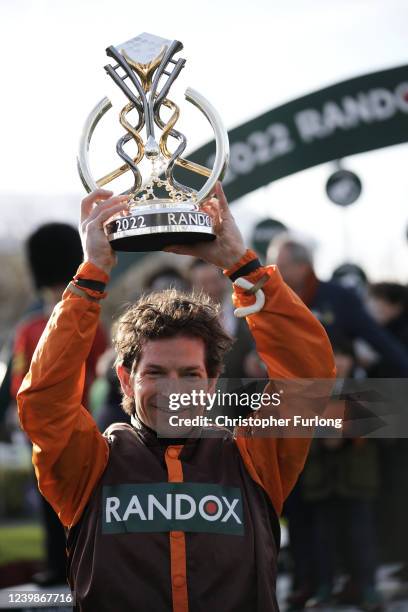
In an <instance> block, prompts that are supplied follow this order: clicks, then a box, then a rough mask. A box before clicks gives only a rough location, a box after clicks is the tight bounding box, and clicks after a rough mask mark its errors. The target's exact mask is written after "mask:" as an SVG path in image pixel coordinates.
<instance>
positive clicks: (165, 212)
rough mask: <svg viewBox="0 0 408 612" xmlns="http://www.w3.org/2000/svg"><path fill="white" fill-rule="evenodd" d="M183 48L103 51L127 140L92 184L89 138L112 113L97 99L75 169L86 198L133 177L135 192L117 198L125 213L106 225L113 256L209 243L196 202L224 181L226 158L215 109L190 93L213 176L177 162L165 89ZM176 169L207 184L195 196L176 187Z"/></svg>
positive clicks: (136, 45) (179, 151)
mask: <svg viewBox="0 0 408 612" xmlns="http://www.w3.org/2000/svg"><path fill="white" fill-rule="evenodd" d="M182 48H183V45H182V43H181V42H179V41H177V40H166V39H164V38H159V37H158V36H153V35H152V34H146V33H144V34H140V36H137V37H136V38H133V39H132V40H129V41H127V42H125V43H123V44H121V45H118V46H116V47H113V46H111V47H108V48H107V49H106V53H107V55H108V57H110V58H112V59H113V60H114V63H113V65H111V64H108V65H107V66H105V70H106V72H107V73H108V75H109V76H110V77H111V78H112V79H113V81H114V82H115V83H116V85H117V86H118V87H119V88H120V89H121V90H122V92H123V93H124V95H125V96H126V98H127V102H126V104H125V106H124V107H123V109H122V110H121V111H120V117H119V121H120V124H121V126H122V127H123V128H124V130H125V133H124V134H123V135H122V136H121V137H120V138H119V140H118V141H117V143H116V152H117V154H118V156H119V157H120V158H121V160H122V161H123V162H124V163H123V164H122V165H121V166H120V167H118V168H117V169H116V170H113V171H112V172H110V173H109V174H107V175H105V176H103V177H102V178H100V179H98V180H95V179H94V177H93V174H92V172H91V166H90V159H89V157H90V156H89V147H90V143H91V138H92V135H93V132H94V130H95V128H96V126H97V125H98V123H99V121H100V119H101V118H102V117H103V116H104V115H105V113H106V112H107V111H108V110H109V109H110V108H112V103H111V101H110V100H109V99H108V98H103V99H102V100H101V101H100V102H99V103H98V104H97V105H96V106H95V108H94V109H93V110H92V111H91V113H90V114H89V116H88V118H87V120H86V123H85V126H84V129H83V132H82V136H81V141H80V148H79V155H78V170H79V174H80V177H81V180H82V183H83V185H84V187H85V189H86V190H87V191H88V192H90V191H93V190H94V189H97V188H100V187H103V186H105V185H107V184H108V183H111V182H112V181H114V180H115V179H117V178H118V177H121V176H122V175H124V174H125V173H126V172H128V173H129V175H131V176H132V182H133V185H132V186H131V187H130V188H129V189H127V190H125V191H124V192H123V193H124V194H129V195H130V201H129V211H126V212H122V213H120V214H118V215H115V216H113V217H111V218H110V219H109V220H108V221H107V222H106V224H105V232H106V234H107V236H108V239H109V241H110V243H111V246H112V248H113V249H115V250H116V251H158V250H160V249H162V248H163V247H165V246H167V245H170V244H180V243H195V242H199V241H203V240H213V239H214V238H215V234H214V230H213V224H212V219H211V217H210V215H208V214H207V213H205V212H204V211H203V210H201V208H200V203H202V202H203V201H204V200H205V199H206V198H208V197H209V196H210V195H211V193H212V192H213V190H214V187H215V184H216V182H217V181H218V180H221V179H222V177H223V175H224V172H225V170H226V167H227V163H228V155H229V144H228V135H227V132H226V130H225V128H224V126H223V124H222V122H221V119H220V117H219V115H218V113H217V111H216V110H215V109H214V107H213V106H212V105H211V104H210V103H209V102H208V100H206V98H204V96H202V95H201V94H200V93H199V92H198V91H195V90H194V89H191V88H188V89H187V90H186V91H185V94H184V95H185V98H186V99H187V101H188V102H191V103H192V104H194V105H195V106H196V107H197V108H198V109H199V110H200V111H201V112H202V113H203V114H204V115H205V117H206V118H207V120H208V121H209V123H210V124H211V127H212V129H213V131H214V137H215V144H216V152H215V160H214V164H213V167H212V169H211V170H210V169H208V168H206V167H204V166H201V165H200V164H196V163H194V162H192V161H189V160H188V159H185V158H184V157H182V155H183V153H184V151H185V149H186V146H187V138H186V136H185V135H184V134H182V133H181V132H180V131H178V130H177V129H176V128H175V124H176V122H177V120H178V118H179V115H180V110H179V108H178V106H177V105H176V104H175V103H174V102H173V101H171V100H170V99H169V98H168V93H169V90H170V87H171V86H172V84H173V82H174V81H175V79H176V78H177V77H178V75H179V74H180V72H181V70H182V68H183V67H184V65H185V63H186V60H185V59H182V58H178V59H175V57H174V56H175V55H176V54H177V53H178V52H179V51H181V49H182ZM163 107H164V108H166V109H168V110H167V111H166V112H167V114H168V112H169V111H170V112H171V116H170V118H169V119H167V120H166V121H165V120H164V119H163V118H162V114H163V110H162V109H163ZM131 116H132V117H133V121H132V119H131V118H130V117H131ZM169 138H170V139H171V140H172V141H173V142H175V150H174V151H171V150H170V148H169V143H168V140H169ZM130 149H132V152H131V150H130ZM141 166H142V167H143V169H144V172H143V173H142V171H141ZM176 166H179V167H182V168H184V169H186V170H189V171H192V172H195V173H197V174H199V175H201V176H202V177H205V179H206V180H205V183H204V184H203V186H202V187H201V189H199V190H195V189H193V188H192V187H189V186H188V185H184V184H182V183H181V182H179V181H177V180H176V179H175V177H174V170H175V167H176ZM146 168H147V171H146Z"/></svg>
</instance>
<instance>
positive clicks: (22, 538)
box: [0, 523, 44, 565]
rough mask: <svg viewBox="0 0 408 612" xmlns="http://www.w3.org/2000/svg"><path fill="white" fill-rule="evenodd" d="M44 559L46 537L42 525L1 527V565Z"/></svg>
mask: <svg viewBox="0 0 408 612" xmlns="http://www.w3.org/2000/svg"><path fill="white" fill-rule="evenodd" d="M43 558H44V536H43V529H42V527H41V526H40V525H37V524H34V523H33V524H25V525H17V526H14V525H13V526H12V527H0V565H6V564H7V563H12V562H13V561H31V560H35V561H36V560H42V559H43Z"/></svg>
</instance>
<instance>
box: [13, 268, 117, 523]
mask: <svg viewBox="0 0 408 612" xmlns="http://www.w3.org/2000/svg"><path fill="white" fill-rule="evenodd" d="M79 270H80V271H81V272H82V273H83V275H84V277H86V278H92V279H94V280H102V281H103V282H106V279H107V277H106V274H104V273H103V272H102V271H101V270H99V269H98V268H97V267H96V266H93V265H92V264H89V263H86V264H82V266H81V267H80V268H79ZM102 277H103V278H102ZM86 292H87V293H88V294H89V295H92V292H88V291H86ZM99 312H100V305H99V303H97V302H96V301H90V300H88V299H86V298H85V297H82V296H78V295H76V294H74V293H72V292H71V291H70V290H69V289H67V290H66V291H65V292H64V295H63V298H62V301H61V302H60V303H59V304H57V306H56V307H55V309H54V311H53V313H52V315H51V317H50V319H49V322H48V324H47V327H46V329H45V330H44V333H43V335H42V336H41V339H40V341H39V343H38V345H37V348H36V350H35V353H34V355H33V359H32V362H31V367H30V370H29V372H28V374H27V375H26V377H25V379H24V381H23V384H22V386H21V388H20V391H19V393H18V396H17V402H18V411H19V418H20V423H21V426H22V428H23V429H24V431H25V432H26V433H27V435H28V437H29V438H30V439H31V441H32V443H33V464H34V468H35V472H36V476H37V479H38V486H39V489H40V491H41V493H42V494H43V495H44V497H45V498H46V499H47V500H48V501H49V502H50V504H51V505H52V506H53V508H54V510H55V511H56V512H57V514H58V516H59V518H60V520H61V522H62V523H63V525H65V526H72V525H74V524H75V523H76V522H77V521H78V520H79V518H80V516H81V514H82V511H83V509H84V507H85V505H86V503H87V502H88V499H89V497H90V495H91V493H92V491H93V489H94V487H95V485H96V483H97V482H98V480H99V478H100V476H101V474H102V472H103V470H104V469H105V466H106V463H107V460H108V444H107V441H106V440H105V438H104V437H103V436H102V435H101V434H100V433H99V431H98V428H97V426H96V424H95V422H94V420H93V419H92V417H91V415H90V414H89V412H88V411H87V410H85V408H84V407H83V406H82V405H81V398H82V393H83V386H84V378H85V361H86V359H87V357H88V354H89V351H90V349H91V346H92V343H93V339H94V336H95V331H96V328H97V325H98V321H99Z"/></svg>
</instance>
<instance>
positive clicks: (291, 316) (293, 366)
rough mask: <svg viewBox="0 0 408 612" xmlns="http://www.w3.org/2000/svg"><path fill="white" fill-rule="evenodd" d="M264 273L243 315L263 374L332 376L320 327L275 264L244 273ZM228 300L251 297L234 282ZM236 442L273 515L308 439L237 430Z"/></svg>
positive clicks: (239, 302) (244, 301) (254, 277)
mask: <svg viewBox="0 0 408 612" xmlns="http://www.w3.org/2000/svg"><path fill="white" fill-rule="evenodd" d="M250 256H251V255H250V252H249V254H248V253H247V255H246V256H244V258H243V259H242V260H241V262H240V265H241V266H242V265H244V264H245V263H248V261H249V260H250ZM252 258H254V256H252ZM236 267H237V266H234V268H236ZM238 267H239V266H238ZM233 271H235V270H233ZM227 273H228V274H229V273H231V271H227ZM266 273H267V274H268V275H269V280H268V281H267V282H266V284H265V285H264V286H263V288H262V290H263V292H264V294H265V305H264V307H263V309H262V310H261V311H260V312H257V313H254V314H252V315H250V316H249V317H247V322H248V326H249V328H250V330H251V333H252V335H253V337H254V339H255V342H256V347H257V352H258V354H259V356H260V358H261V359H262V361H263V362H264V363H265V365H266V366H267V369H268V375H269V378H270V379H275V380H276V379H331V378H333V377H334V376H335V365H334V358H333V353H332V348H331V345H330V342H329V339H328V337H327V334H326V332H325V330H324V329H323V327H322V325H321V324H320V323H319V321H318V320H317V319H316V318H315V317H314V316H313V315H312V313H311V312H310V310H309V309H308V308H307V307H306V306H305V305H304V304H303V302H302V301H301V300H300V298H299V297H298V296H297V295H296V294H295V293H294V292H293V291H292V290H291V289H290V288H289V287H288V286H287V285H286V284H285V283H284V282H283V280H282V277H281V275H280V273H279V271H278V269H277V268H276V266H268V267H262V268H258V269H257V270H255V271H254V272H252V273H251V274H249V275H248V276H246V277H245V278H246V279H247V280H249V281H250V282H252V283H256V282H257V281H258V280H260V278H261V277H262V276H264V275H265V274H266ZM233 299H234V303H235V306H237V307H238V306H247V305H249V304H252V303H253V301H254V297H253V296H249V295H246V294H245V292H244V290H243V289H241V288H238V287H234V296H233ZM281 416H285V415H281ZM236 444H237V446H238V449H239V452H240V454H241V457H242V459H243V461H244V463H245V466H246V468H247V470H248V472H249V474H250V475H251V477H252V478H253V479H254V480H255V481H256V482H258V484H260V485H261V486H262V487H263V488H264V489H265V491H266V492H267V493H268V495H269V497H270V499H271V501H272V504H273V506H274V508H275V510H276V512H277V513H278V515H279V514H280V513H281V511H282V506H283V502H284V500H285V499H286V497H287V496H288V495H289V493H290V491H291V490H292V488H293V486H294V485H295V483H296V480H297V478H298V476H299V474H300V472H301V471H302V469H303V466H304V463H305V460H306V457H307V453H308V450H309V446H310V438H289V437H287V438H276V437H265V436H262V437H261V436H258V437H256V436H253V437H244V436H243V435H242V433H241V435H240V430H237V432H236Z"/></svg>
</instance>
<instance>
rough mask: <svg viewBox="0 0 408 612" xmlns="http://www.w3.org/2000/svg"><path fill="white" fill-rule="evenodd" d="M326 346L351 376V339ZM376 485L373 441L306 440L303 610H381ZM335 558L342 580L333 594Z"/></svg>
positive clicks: (302, 486) (338, 366) (340, 338)
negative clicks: (310, 582) (308, 574)
mask: <svg viewBox="0 0 408 612" xmlns="http://www.w3.org/2000/svg"><path fill="white" fill-rule="evenodd" d="M332 347H333V351H334V358H335V363H336V369H337V376H338V378H340V379H349V378H352V377H353V373H354V371H355V369H356V359H355V354H354V350H353V344H352V342H351V341H350V340H349V339H348V338H345V337H343V336H337V337H336V338H333V339H332ZM379 483H380V471H379V463H378V448H377V445H376V444H375V441H373V440H370V439H363V438H353V439H351V438H350V439H346V438H342V437H338V436H333V437H330V438H316V439H315V440H314V442H313V443H312V446H311V451H310V454H309V457H308V459H307V461H306V465H305V470H304V472H303V475H302V479H301V482H300V490H301V495H302V498H303V500H304V502H305V505H306V506H307V514H308V516H309V517H311V522H310V523H309V525H308V529H309V537H310V546H311V548H309V550H307V549H305V550H304V551H303V554H304V556H305V559H307V561H308V562H309V563H310V564H311V566H312V567H311V568H310V569H311V571H312V574H313V577H314V581H315V592H314V594H313V595H312V596H311V597H310V598H309V599H308V601H307V602H306V604H305V607H306V608H316V607H320V606H322V605H329V604H332V603H335V604H337V605H357V606H359V607H361V608H362V609H363V610H367V611H370V612H379V611H380V610H382V609H383V606H382V601H381V597H380V595H379V594H378V592H377V590H376V586H375V572H376V567H377V533H376V528H375V500H376V499H377V497H378V492H379ZM339 561H341V566H342V569H343V570H344V573H345V574H346V576H347V580H346V582H345V584H344V585H343V588H342V590H341V591H340V592H339V593H337V594H335V593H334V588H335V578H336V574H337V569H338V565H339Z"/></svg>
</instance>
